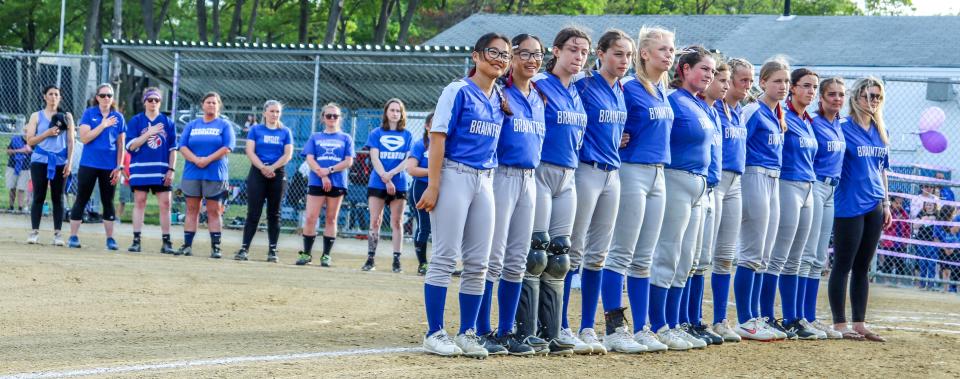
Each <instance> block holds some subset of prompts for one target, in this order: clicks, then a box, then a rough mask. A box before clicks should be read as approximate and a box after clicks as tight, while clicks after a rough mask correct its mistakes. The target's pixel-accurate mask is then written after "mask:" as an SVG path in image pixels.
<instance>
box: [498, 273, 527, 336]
mask: <svg viewBox="0 0 960 379" xmlns="http://www.w3.org/2000/svg"><path fill="white" fill-rule="evenodd" d="M522 284H523V283H520V282H517V283H514V282H511V281H509V280H503V278H501V279H500V286H499V287H497V308H498V309H499V310H500V315H499V316H500V320H499V321H500V322H499V323H498V325H497V336H500V337H503V336H504V335H505V334H510V333H513V321H514V319H515V318H516V317H517V306H518V305H519V304H520V288H521V287H522Z"/></svg>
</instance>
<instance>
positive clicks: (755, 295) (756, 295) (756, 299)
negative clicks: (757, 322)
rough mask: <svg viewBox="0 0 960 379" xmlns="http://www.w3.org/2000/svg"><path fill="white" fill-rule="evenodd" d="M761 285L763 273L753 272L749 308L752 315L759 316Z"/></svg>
mask: <svg viewBox="0 0 960 379" xmlns="http://www.w3.org/2000/svg"><path fill="white" fill-rule="evenodd" d="M762 287H763V273H762V272H757V273H755V274H753V290H752V291H753V292H751V293H750V301H752V302H753V303H751V305H750V306H751V307H752V308H751V310H750V312H752V314H753V317H760V316H761V315H760V289H761V288H762Z"/></svg>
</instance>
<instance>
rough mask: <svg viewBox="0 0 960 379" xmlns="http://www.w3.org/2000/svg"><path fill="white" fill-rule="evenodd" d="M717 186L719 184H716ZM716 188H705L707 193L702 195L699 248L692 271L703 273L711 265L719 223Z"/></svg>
mask: <svg viewBox="0 0 960 379" xmlns="http://www.w3.org/2000/svg"><path fill="white" fill-rule="evenodd" d="M718 186H719V184H718ZM718 202H719V199H718V198H717V188H716V187H713V188H707V193H706V194H704V195H703V202H702V204H701V206H700V214H701V221H700V224H701V225H703V227H701V228H700V237H699V238H698V239H699V240H700V250H699V252H695V256H696V259H694V262H693V272H694V273H695V274H700V275H703V273H705V272H707V270H709V269H710V266H712V265H713V248H714V242H715V241H716V238H717V228H718V227H719V226H720V223H719V222H717V218H719V217H718V214H717V205H716V204H717V203H718Z"/></svg>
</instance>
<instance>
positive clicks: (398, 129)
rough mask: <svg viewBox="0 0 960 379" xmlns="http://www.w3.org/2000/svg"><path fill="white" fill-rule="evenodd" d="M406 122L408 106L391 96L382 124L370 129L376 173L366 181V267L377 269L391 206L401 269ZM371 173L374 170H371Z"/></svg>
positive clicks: (408, 143) (408, 136)
mask: <svg viewBox="0 0 960 379" xmlns="http://www.w3.org/2000/svg"><path fill="white" fill-rule="evenodd" d="M406 126H407V108H406V106H404V105H403V102H402V101H400V99H390V100H387V103H386V104H384V105H383V120H382V121H381V123H380V127H379V128H376V129H374V130H372V131H370V135H369V136H368V137H367V146H369V147H370V163H371V165H372V166H373V169H374V171H375V173H376V175H370V183H369V184H368V185H367V187H368V188H367V203H368V204H370V231H369V232H367V261H366V263H364V264H363V268H362V270H363V271H372V270H375V269H376V264H375V262H374V257H375V256H376V255H377V245H378V244H379V242H380V224H381V222H382V221H383V207H384V206H389V207H390V230H391V233H392V236H391V242H392V245H393V272H396V273H399V272H400V271H401V270H400V251H401V250H402V249H403V225H402V222H403V208H404V207H405V206H406V204H407V175H406V174H405V173H404V168H405V167H406V165H404V164H403V161H404V160H406V159H407V156H408V155H409V153H410V146H412V145H413V135H412V134H410V131H409V130H406ZM371 174H372V173H371Z"/></svg>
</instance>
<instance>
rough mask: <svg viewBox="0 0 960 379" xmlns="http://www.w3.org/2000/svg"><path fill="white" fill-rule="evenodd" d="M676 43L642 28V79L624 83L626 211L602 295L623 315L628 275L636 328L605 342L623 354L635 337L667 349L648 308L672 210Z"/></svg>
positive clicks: (638, 60)
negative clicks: (667, 169)
mask: <svg viewBox="0 0 960 379" xmlns="http://www.w3.org/2000/svg"><path fill="white" fill-rule="evenodd" d="M673 39H674V36H673V33H671V32H670V31H667V30H665V29H663V28H658V27H654V28H646V27H645V28H642V29H641V30H640V34H639V38H638V41H637V44H638V46H637V53H636V54H635V55H634V59H635V67H636V75H635V76H628V77H626V78H624V79H622V80H621V83H622V84H623V93H624V101H625V103H626V106H627V122H626V124H625V125H624V134H625V135H627V136H628V138H626V139H627V140H628V141H627V144H626V146H623V147H622V148H621V149H620V152H619V153H620V160H621V161H622V164H621V166H620V181H621V190H620V208H619V209H618V211H617V220H616V224H615V225H614V229H613V239H612V241H611V244H610V252H609V254H608V256H607V259H606V262H604V268H603V276H602V285H601V291H600V294H601V296H602V298H603V310H604V312H605V313H607V314H610V315H615V314H616V313H618V312H619V313H621V314H622V312H623V307H622V305H621V303H622V296H623V284H624V283H623V282H624V277H625V276H626V282H627V296H628V299H629V302H630V308H632V309H631V316H632V319H633V330H632V331H631V332H630V333H623V332H624V330H614V332H613V334H610V333H607V335H606V336H605V337H604V343H605V344H607V346H608V348H610V349H611V350H618V349H616V348H615V347H613V346H612V345H614V344H617V340H618V339H619V340H621V341H622V340H623V339H626V338H631V337H632V338H633V340H634V341H636V342H637V343H639V344H640V345H643V346H645V347H646V351H663V350H666V349H667V345H664V344H663V343H661V342H660V340H659V339H658V338H657V336H656V334H654V333H653V332H652V331H651V330H650V327H649V326H648V325H647V308H648V295H649V293H650V262H651V259H652V257H653V250H654V247H656V245H657V237H658V236H659V235H660V226H661V222H662V221H663V214H664V209H665V208H666V188H665V185H664V179H663V165H664V164H667V163H670V126H671V125H672V124H673V108H671V107H670V102H669V100H668V99H667V90H666V87H665V86H666V83H667V82H668V81H669V78H668V74H667V72H668V71H669V70H670V66H672V65H673V56H674V52H675V51H674V50H675V48H674V43H673ZM624 334H627V335H624ZM623 343H626V344H629V342H623Z"/></svg>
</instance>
